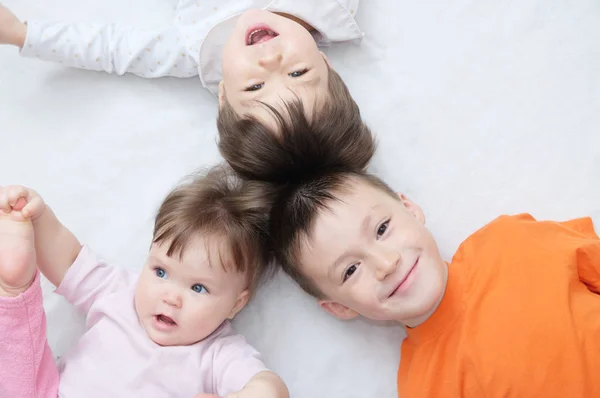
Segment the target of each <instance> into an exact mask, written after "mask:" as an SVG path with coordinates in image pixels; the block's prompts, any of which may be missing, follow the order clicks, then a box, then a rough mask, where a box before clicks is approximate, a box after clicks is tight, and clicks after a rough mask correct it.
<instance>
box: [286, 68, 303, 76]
mask: <svg viewBox="0 0 600 398" xmlns="http://www.w3.org/2000/svg"><path fill="white" fill-rule="evenodd" d="M306 72H308V69H302V70H297V71H295V72H292V73H289V74H288V75H289V76H290V77H300V76H302V75H303V74H305V73H306Z"/></svg>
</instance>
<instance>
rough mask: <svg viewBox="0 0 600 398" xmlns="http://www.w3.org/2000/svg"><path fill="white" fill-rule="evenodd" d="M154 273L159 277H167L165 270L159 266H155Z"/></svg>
mask: <svg viewBox="0 0 600 398" xmlns="http://www.w3.org/2000/svg"><path fill="white" fill-rule="evenodd" d="M154 273H155V274H156V276H158V277H159V278H163V279H164V278H166V277H167V271H165V270H164V269H162V268H160V267H156V268H155V269H154Z"/></svg>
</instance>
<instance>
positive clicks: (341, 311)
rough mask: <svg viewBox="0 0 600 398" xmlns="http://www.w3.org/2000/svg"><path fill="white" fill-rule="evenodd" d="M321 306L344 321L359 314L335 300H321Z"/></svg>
mask: <svg viewBox="0 0 600 398" xmlns="http://www.w3.org/2000/svg"><path fill="white" fill-rule="evenodd" d="M319 306H320V307H321V308H323V309H324V310H325V311H327V312H328V313H330V314H331V315H333V316H335V317H336V318H339V319H341V320H342V321H349V320H350V319H354V318H356V317H357V316H358V312H356V311H354V310H351V309H350V308H348V307H346V306H345V305H342V304H340V303H336V302H335V301H329V300H319Z"/></svg>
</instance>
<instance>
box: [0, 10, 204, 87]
mask: <svg viewBox="0 0 600 398" xmlns="http://www.w3.org/2000/svg"><path fill="white" fill-rule="evenodd" d="M186 43H187V40H186V39H185V37H184V35H183V34H182V33H181V29H180V28H179V27H178V26H176V25H171V26H167V27H165V28H164V29H136V28H131V27H123V26H119V25H116V24H86V23H76V24H68V23H50V22H39V21H28V22H27V23H24V22H21V21H19V19H18V18H17V17H16V16H15V15H14V14H13V13H11V12H10V11H9V10H8V9H7V8H6V7H3V6H2V5H0V44H11V45H14V46H17V47H19V48H20V49H21V55H22V56H24V57H32V58H38V59H41V60H43V61H50V62H56V63H60V64H62V65H65V66H70V67H75V68H81V69H88V70H95V71H104V72H107V73H116V74H118V75H122V74H125V73H132V74H135V75H138V76H141V77H146V78H155V77H162V76H174V77H191V76H195V75H197V74H198V70H197V64H196V61H195V60H194V59H193V57H192V56H191V50H190V49H189V48H188V47H187V46H186Z"/></svg>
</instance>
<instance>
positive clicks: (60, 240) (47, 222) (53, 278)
mask: <svg viewBox="0 0 600 398" xmlns="http://www.w3.org/2000/svg"><path fill="white" fill-rule="evenodd" d="M5 191H6V195H7V197H8V202H9V203H10V204H11V205H14V204H15V203H17V201H18V200H19V199H20V198H24V199H25V200H26V201H27V205H25V207H23V209H22V214H23V216H24V217H30V218H31V220H32V221H33V230H34V240H35V251H36V257H37V263H38V267H39V269H40V271H41V272H42V274H44V276H45V277H46V278H47V279H48V280H49V281H50V282H52V284H53V285H54V286H58V285H60V283H61V282H62V280H63V278H64V276H65V274H66V273H67V270H68V269H69V267H70V266H71V264H73V262H74V261H75V259H76V258H77V256H78V255H79V252H80V251H81V244H80V243H79V241H78V240H77V238H76V237H75V235H73V233H72V232H71V231H70V230H69V229H67V228H66V227H65V226H64V225H63V224H62V223H61V222H60V221H59V220H58V218H56V216H55V215H54V212H53V211H52V209H50V207H49V206H48V205H46V203H44V201H43V199H42V197H41V196H40V195H39V194H38V193H37V192H35V191H34V190H33V189H29V188H25V187H22V186H13V187H9V188H6V189H5Z"/></svg>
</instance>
